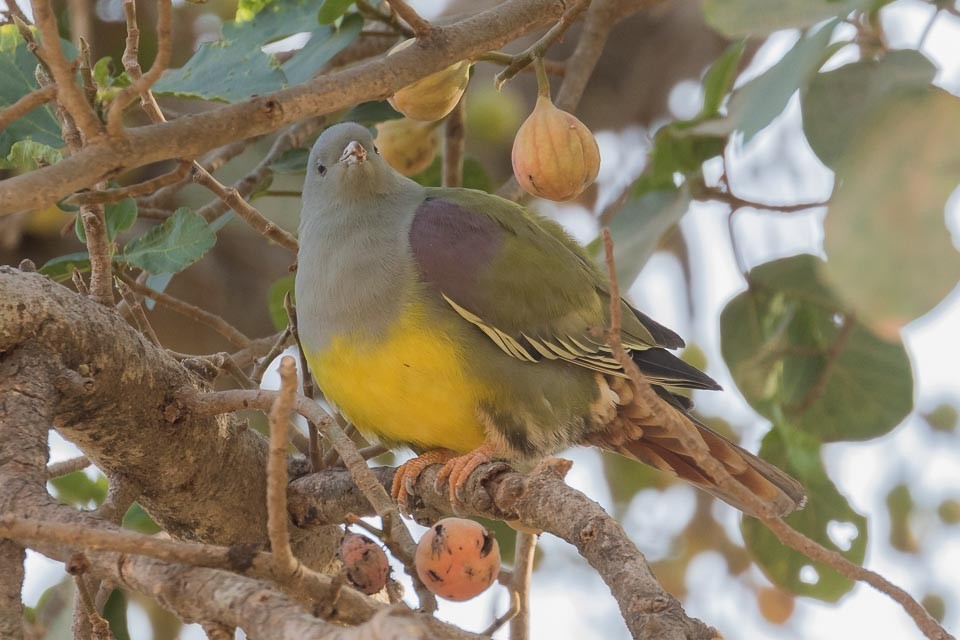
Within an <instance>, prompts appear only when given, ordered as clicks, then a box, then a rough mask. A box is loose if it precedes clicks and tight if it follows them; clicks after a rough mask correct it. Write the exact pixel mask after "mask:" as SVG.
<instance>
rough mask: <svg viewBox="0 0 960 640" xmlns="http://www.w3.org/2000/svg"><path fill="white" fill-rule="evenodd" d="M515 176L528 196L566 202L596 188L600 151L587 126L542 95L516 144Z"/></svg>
mask: <svg viewBox="0 0 960 640" xmlns="http://www.w3.org/2000/svg"><path fill="white" fill-rule="evenodd" d="M512 159H513V174H514V175H515V176H516V177H517V182H519V183H520V186H521V187H523V190H524V191H526V192H527V193H529V194H531V195H534V196H537V197H538V198H546V199H547V200H555V201H557V202H564V201H566V200H572V199H573V198H576V197H577V196H578V195H580V194H581V193H583V191H584V189H586V188H587V187H589V186H590V185H591V184H593V181H594V180H596V179H597V173H598V172H599V171H600V149H599V147H597V141H596V140H595V139H594V138H593V134H592V133H590V130H589V129H587V127H586V125H584V124H583V123H582V122H580V121H579V120H578V119H577V118H575V117H574V116H573V115H571V114H569V113H567V112H566V111H561V110H560V109H558V108H557V107H555V106H554V104H553V102H551V100H550V96H549V95H540V96H539V97H538V98H537V105H536V107H534V109H533V113H531V114H530V116H529V117H528V118H527V119H526V121H525V122H524V123H523V124H522V125H521V126H520V130H519V131H518V132H517V137H516V138H514V141H513V154H512Z"/></svg>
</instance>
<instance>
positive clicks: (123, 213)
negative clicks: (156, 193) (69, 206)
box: [73, 198, 137, 243]
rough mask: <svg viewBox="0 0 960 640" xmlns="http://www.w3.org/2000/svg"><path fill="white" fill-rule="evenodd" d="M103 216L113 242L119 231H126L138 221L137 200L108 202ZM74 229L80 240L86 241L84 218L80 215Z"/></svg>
mask: <svg viewBox="0 0 960 640" xmlns="http://www.w3.org/2000/svg"><path fill="white" fill-rule="evenodd" d="M103 217H104V220H105V221H106V224H107V238H108V239H109V240H110V242H113V241H114V240H115V239H116V237H117V234H118V233H120V232H121V231H126V230H127V229H129V228H130V227H132V226H133V223H134V222H136V221H137V201H136V200H134V199H133V198H126V199H124V200H121V201H120V202H111V203H108V204H106V205H104V207H103ZM73 230H74V232H75V233H76V234H77V238H79V239H80V242H84V243H86V241H87V234H86V232H85V231H84V229H83V220H81V218H80V216H77V220H76V222H75V223H74V225H73Z"/></svg>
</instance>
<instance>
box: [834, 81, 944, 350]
mask: <svg viewBox="0 0 960 640" xmlns="http://www.w3.org/2000/svg"><path fill="white" fill-rule="evenodd" d="M958 139H960V99H958V98H957V97H956V96H953V95H951V94H949V93H946V92H945V91H942V90H940V89H930V90H928V91H924V92H922V93H914V94H907V95H899V96H897V97H896V99H893V100H890V101H888V103H887V104H886V105H884V106H883V107H882V108H881V109H879V111H878V112H877V113H876V114H875V115H874V117H871V118H870V120H869V122H867V123H866V124H865V125H864V126H863V128H862V130H861V132H860V134H859V135H858V136H857V137H856V139H855V140H854V141H853V143H852V145H851V146H850V149H849V151H848V152H847V153H846V154H845V155H844V158H843V161H842V162H841V166H840V169H839V172H838V173H839V176H840V178H841V179H840V180H839V181H838V186H837V188H836V190H835V192H834V195H833V199H832V200H831V203H830V208H829V209H828V211H827V218H826V221H825V222H824V232H825V239H824V248H825V249H826V252H827V255H828V256H829V261H828V262H827V264H826V265H824V268H823V273H824V275H825V278H826V280H827V281H828V282H829V283H830V284H831V285H832V286H833V287H834V288H835V289H836V290H837V292H838V293H839V294H840V295H841V296H843V298H844V300H846V301H847V302H849V303H850V304H851V306H852V307H853V308H854V309H855V310H856V311H857V312H858V313H860V314H861V316H862V318H863V320H864V321H865V322H867V323H868V324H870V326H872V327H874V328H875V329H876V330H877V331H879V332H881V333H882V334H883V335H895V334H896V332H897V330H898V329H899V327H900V326H902V325H903V324H905V323H907V322H909V321H911V320H913V319H914V318H916V317H918V316H921V315H923V314H924V313H926V312H927V311H929V310H930V309H932V308H933V307H934V306H936V305H937V304H938V303H939V302H940V301H941V300H942V299H943V298H944V297H945V296H946V295H947V294H948V293H950V291H951V290H953V289H954V287H955V286H956V284H957V281H958V280H960V253H958V252H957V249H956V247H955V245H954V244H953V242H951V238H950V234H949V233H948V231H947V228H946V226H945V224H944V208H945V203H946V201H947V198H948V197H949V196H950V195H951V193H953V192H954V190H955V189H956V188H957V185H958V184H960V145H957V143H956V142H957V140H958ZM912 150H913V152H911V151H912Z"/></svg>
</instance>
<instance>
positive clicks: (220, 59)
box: [154, 40, 286, 102]
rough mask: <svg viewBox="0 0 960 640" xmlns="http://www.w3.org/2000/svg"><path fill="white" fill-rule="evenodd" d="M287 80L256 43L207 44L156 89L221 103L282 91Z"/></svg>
mask: <svg viewBox="0 0 960 640" xmlns="http://www.w3.org/2000/svg"><path fill="white" fill-rule="evenodd" d="M285 84H286V77H285V76H284V75H283V72H282V71H280V69H278V68H277V67H275V66H274V64H273V58H272V56H269V55H267V54H266V53H264V52H263V51H261V50H260V47H259V45H258V44H257V43H256V42H248V41H245V40H241V41H239V42H233V43H227V42H224V41H219V42H205V43H203V44H201V45H200V49H199V50H198V51H197V52H196V53H195V54H193V57H192V58H190V60H188V61H187V63H186V64H185V65H184V66H182V67H181V68H179V69H176V70H174V71H172V72H170V73H168V74H167V75H165V76H164V77H163V78H161V79H160V81H159V82H157V84H155V85H154V92H155V93H158V94H169V95H175V96H178V97H181V98H200V99H202V100H216V101H220V102H237V101H239V100H246V99H247V98H249V97H250V96H252V95H254V94H265V93H271V92H273V91H277V90H279V89H282V88H283V87H284V85H285Z"/></svg>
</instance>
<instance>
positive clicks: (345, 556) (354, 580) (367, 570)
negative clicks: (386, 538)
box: [340, 531, 390, 596]
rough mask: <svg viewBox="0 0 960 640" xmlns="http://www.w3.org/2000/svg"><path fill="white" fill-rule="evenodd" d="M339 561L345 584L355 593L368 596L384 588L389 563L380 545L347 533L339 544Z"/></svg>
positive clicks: (364, 537)
mask: <svg viewBox="0 0 960 640" xmlns="http://www.w3.org/2000/svg"><path fill="white" fill-rule="evenodd" d="M340 561H341V562H343V568H344V570H345V571H346V573H347V582H349V583H350V585H351V586H352V587H354V588H355V589H356V590H357V591H360V592H361V593H365V594H367V595H368V596H369V595H373V594H374V593H377V592H378V591H380V590H381V589H383V587H384V586H386V584H387V576H388V575H389V573H390V563H389V562H387V554H385V553H384V552H383V549H381V548H380V545H378V544H377V543H376V542H374V541H373V540H371V539H370V538H368V537H366V536H361V535H357V534H355V533H350V532H349V531H348V532H347V533H346V535H344V536H343V542H341V543H340Z"/></svg>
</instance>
